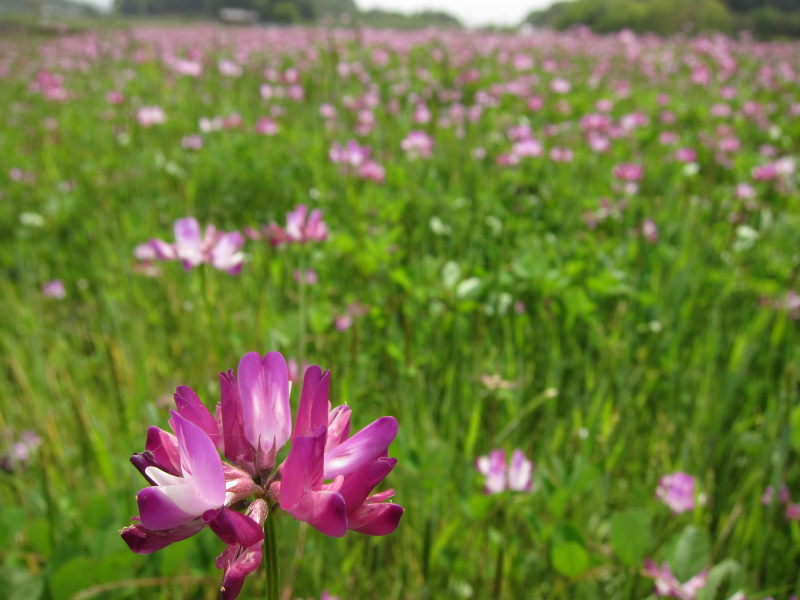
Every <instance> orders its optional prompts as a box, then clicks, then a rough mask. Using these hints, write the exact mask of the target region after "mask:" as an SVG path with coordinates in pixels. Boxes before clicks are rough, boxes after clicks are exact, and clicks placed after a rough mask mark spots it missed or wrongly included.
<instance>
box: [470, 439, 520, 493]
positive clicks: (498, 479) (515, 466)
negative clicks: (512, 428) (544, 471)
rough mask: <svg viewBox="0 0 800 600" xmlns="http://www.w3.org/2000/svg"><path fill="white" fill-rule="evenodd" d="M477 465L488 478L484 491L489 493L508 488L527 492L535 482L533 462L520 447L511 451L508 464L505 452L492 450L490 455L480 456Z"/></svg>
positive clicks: (499, 491) (479, 470)
mask: <svg viewBox="0 0 800 600" xmlns="http://www.w3.org/2000/svg"><path fill="white" fill-rule="evenodd" d="M475 466H476V467H477V469H478V472H479V473H480V474H481V475H483V476H484V477H485V478H486V480H485V483H484V491H485V492H486V493H487V494H499V493H501V492H503V491H505V490H507V489H508V490H512V491H515V492H527V491H529V490H530V489H531V486H532V484H533V480H532V477H533V463H532V462H531V461H529V460H528V459H527V458H525V454H524V453H523V452H522V450H520V449H516V450H514V452H512V453H511V462H510V463H509V464H508V465H506V453H505V452H503V451H502V450H492V451H491V452H489V454H488V455H486V456H481V457H479V458H478V460H477V461H476V465H475Z"/></svg>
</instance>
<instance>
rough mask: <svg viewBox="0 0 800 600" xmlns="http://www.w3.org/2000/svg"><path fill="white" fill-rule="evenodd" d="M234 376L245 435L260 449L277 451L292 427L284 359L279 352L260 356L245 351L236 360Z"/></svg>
mask: <svg viewBox="0 0 800 600" xmlns="http://www.w3.org/2000/svg"><path fill="white" fill-rule="evenodd" d="M238 378H239V395H240V398H241V406H242V419H243V423H244V433H245V437H246V438H247V440H248V441H249V442H250V444H251V445H252V446H253V447H255V448H258V449H260V450H261V451H262V452H270V451H273V452H277V451H278V450H279V449H280V448H281V447H282V446H283V445H284V444H285V443H286V441H287V440H288V439H289V435H290V434H291V429H292V415H291V408H290V407H289V390H290V387H289V369H288V367H287V366H286V360H285V359H284V358H283V355H282V354H280V353H279V352H269V353H267V355H266V356H264V358H263V359H262V358H261V356H260V355H259V354H257V353H256V352H248V353H247V354H245V355H244V356H243V357H242V359H241V360H240V361H239V368H238Z"/></svg>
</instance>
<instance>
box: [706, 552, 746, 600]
mask: <svg viewBox="0 0 800 600" xmlns="http://www.w3.org/2000/svg"><path fill="white" fill-rule="evenodd" d="M726 579H727V580H728V585H727V593H726V595H727V594H732V593H735V592H738V591H740V590H741V588H742V586H743V585H744V580H745V574H744V571H743V570H742V567H741V565H740V564H739V563H737V562H736V561H735V560H730V559H728V560H724V561H722V562H721V563H719V564H718V565H716V566H715V567H714V568H712V569H711V570H710V571H709V572H708V579H707V580H706V585H705V587H704V588H703V589H702V590H700V593H699V594H698V595H697V600H714V599H715V598H716V597H717V594H718V592H719V591H720V586H721V585H722V582H723V581H725V580H726Z"/></svg>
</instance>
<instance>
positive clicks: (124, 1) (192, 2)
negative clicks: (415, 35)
mask: <svg viewBox="0 0 800 600" xmlns="http://www.w3.org/2000/svg"><path fill="white" fill-rule="evenodd" d="M223 7H224V8H243V9H246V10H252V11H255V12H257V13H258V14H259V16H260V17H261V19H262V20H264V21H270V22H278V23H300V22H311V21H317V20H319V19H321V18H324V17H328V16H331V17H337V18H338V17H341V16H342V15H347V16H349V17H351V18H353V19H355V18H357V19H358V20H359V21H361V22H363V23H366V24H368V25H372V26H375V27H392V28H398V29H412V28H420V27H427V26H429V25H435V26H438V27H448V26H449V27H460V26H461V24H460V23H459V22H458V20H457V19H456V18H455V17H452V16H450V15H448V14H446V13H443V12H436V11H424V12H420V13H416V14H411V15H405V14H400V13H396V12H390V11H384V10H370V11H366V12H359V10H358V8H357V7H356V4H355V2H354V0H116V9H117V11H118V12H119V13H121V14H123V15H198V16H216V15H217V14H218V13H219V10H220V9H221V8H223Z"/></svg>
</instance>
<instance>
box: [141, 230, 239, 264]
mask: <svg viewBox="0 0 800 600" xmlns="http://www.w3.org/2000/svg"><path fill="white" fill-rule="evenodd" d="M242 245H244V237H243V236H242V234H241V233H239V232H238V231H229V232H222V231H217V228H216V227H214V225H207V226H206V229H205V232H202V231H201V229H200V223H198V222H197V219H195V218H193V217H187V218H185V219H178V220H177V221H175V242H174V243H172V244H170V243H168V242H165V241H163V240H159V239H152V240H150V241H149V242H145V243H144V244H141V245H139V246H137V247H136V249H135V250H134V256H136V258H138V259H139V260H141V261H143V262H145V263H150V262H152V261H154V260H179V261H181V263H182V264H183V267H184V269H186V270H189V269H193V268H195V267H198V266H200V265H201V264H203V263H209V264H211V265H213V266H214V267H216V268H217V269H220V270H221V271H227V272H228V273H230V274H231V275H238V274H239V272H240V271H241V270H242V263H243V262H244V254H243V253H242V252H241V248H242Z"/></svg>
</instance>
